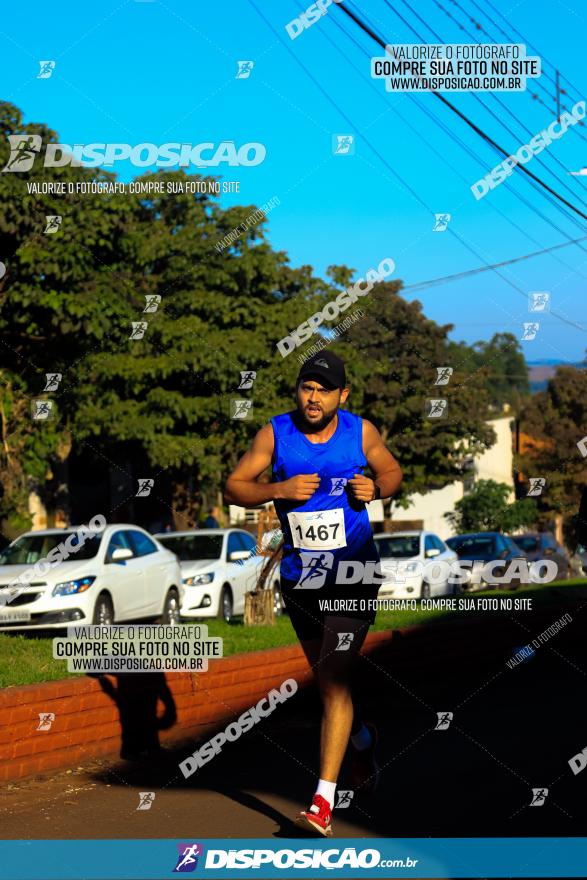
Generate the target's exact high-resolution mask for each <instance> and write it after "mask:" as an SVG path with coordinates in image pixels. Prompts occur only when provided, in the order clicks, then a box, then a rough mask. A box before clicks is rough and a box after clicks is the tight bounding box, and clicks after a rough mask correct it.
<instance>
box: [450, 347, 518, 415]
mask: <svg viewBox="0 0 587 880" xmlns="http://www.w3.org/2000/svg"><path fill="white" fill-rule="evenodd" d="M449 348H450V354H451V358H452V359H453V360H452V361H451V362H456V363H458V364H459V365H460V369H461V370H463V371H465V372H468V373H476V374H478V375H479V377H480V378H482V379H483V382H484V385H485V388H486V390H487V392H488V394H489V401H490V406H491V407H492V408H493V410H494V411H498V412H501V410H502V408H503V404H504V403H509V404H510V406H511V407H512V408H513V409H514V410H515V411H516V412H517V411H518V410H519V409H520V406H521V405H522V402H523V400H524V399H525V398H527V397H528V395H529V394H530V382H529V379H528V367H527V365H526V360H525V358H524V354H523V352H522V350H521V347H520V343H519V340H518V339H517V338H516V337H515V336H514V335H513V334H512V333H495V334H494V335H493V336H492V337H491V339H490V340H489V341H488V342H487V341H479V342H475V343H474V344H473V345H472V346H470V347H469V346H467V345H466V344H465V343H462V342H461V343H457V342H451V343H450V345H449Z"/></svg>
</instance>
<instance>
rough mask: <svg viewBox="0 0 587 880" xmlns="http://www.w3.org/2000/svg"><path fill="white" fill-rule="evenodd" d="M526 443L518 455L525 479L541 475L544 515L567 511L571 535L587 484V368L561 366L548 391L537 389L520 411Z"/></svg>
mask: <svg viewBox="0 0 587 880" xmlns="http://www.w3.org/2000/svg"><path fill="white" fill-rule="evenodd" d="M520 430H521V431H522V432H523V433H524V434H526V435H529V437H530V438H531V441H530V442H529V444H528V446H527V448H526V449H525V450H524V451H523V452H522V453H521V454H519V455H517V456H516V458H515V465H516V467H517V469H518V471H519V472H521V474H522V475H523V478H524V480H525V481H528V480H529V478H530V477H542V478H544V479H545V480H546V485H545V487H544V489H543V491H542V493H541V494H540V495H539V496H537V499H536V500H537V503H538V510H539V512H540V514H541V518H542V519H543V520H544V521H548V520H550V519H552V517H553V516H554V515H555V514H562V515H563V517H564V525H565V529H566V531H567V537H568V538H569V540H571V538H572V525H573V522H574V517H575V516H576V512H577V510H578V505H579V500H580V496H581V491H582V489H583V487H584V486H585V485H587V458H586V457H585V456H584V455H583V454H582V453H581V451H580V449H579V447H578V445H577V444H578V443H580V441H581V440H583V439H584V438H585V436H586V435H587V370H581V369H576V368H575V367H567V366H564V367H559V368H558V369H557V371H556V373H555V375H554V376H553V378H552V379H550V380H549V382H548V385H547V387H546V389H545V390H544V391H540V392H538V393H537V394H534V395H533V396H532V397H531V398H530V399H529V400H528V402H527V404H526V406H525V407H524V408H523V410H522V412H521V413H520Z"/></svg>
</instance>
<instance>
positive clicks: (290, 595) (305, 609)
mask: <svg viewBox="0 0 587 880" xmlns="http://www.w3.org/2000/svg"><path fill="white" fill-rule="evenodd" d="M296 584H297V581H292V580H289V579H288V578H284V577H282V578H281V595H282V597H283V604H284V605H285V608H286V610H287V612H288V614H289V618H290V620H291V623H292V626H293V628H294V629H295V631H296V634H297V637H298V639H300V640H301V641H303V640H306V639H320V638H322V637H323V635H324V624H325V619H326V618H327V617H328V618H332V617H343V618H352V619H354V620H358V621H364V622H365V624H366V625H367V626H370V625H371V624H372V623H373V621H374V620H375V614H376V613H377V602H376V599H377V593H378V591H379V586H380V585H379V584H368V585H363V584H352V585H339V584H332V585H331V586H329V585H328V584H326V585H324V586H323V587H320V588H319V589H317V590H312V589H297V590H295V589H293V588H294V587H295V585H296Z"/></svg>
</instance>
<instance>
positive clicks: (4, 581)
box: [0, 523, 181, 631]
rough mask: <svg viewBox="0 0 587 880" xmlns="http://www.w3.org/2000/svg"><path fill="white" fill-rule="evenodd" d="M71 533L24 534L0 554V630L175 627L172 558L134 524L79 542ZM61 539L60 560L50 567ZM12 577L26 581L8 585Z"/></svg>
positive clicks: (176, 573)
mask: <svg viewBox="0 0 587 880" xmlns="http://www.w3.org/2000/svg"><path fill="white" fill-rule="evenodd" d="M76 532H77V527H75V526H69V527H67V528H65V529H46V530H44V531H38V532H26V533H25V534H24V535H21V536H20V537H19V538H17V539H16V540H15V541H13V542H12V543H11V544H9V545H8V547H5V549H4V550H3V551H2V552H1V553H0V630H4V631H9V630H10V631H12V630H32V629H39V628H43V629H45V628H48V629H56V628H60V627H61V628H63V627H66V626H68V625H69V624H71V623H80V624H87V623H98V624H104V625H109V624H112V623H113V622H115V621H116V622H117V623H119V622H122V621H129V620H142V619H144V618H157V617H159V618H161V620H162V622H164V623H177V622H178V621H179V607H180V604H181V570H180V567H179V564H178V561H177V559H176V557H175V556H174V555H173V553H170V552H169V550H166V549H165V548H164V547H162V546H161V544H159V542H158V541H157V540H156V539H155V538H153V537H152V536H151V535H149V534H148V533H147V532H145V531H144V529H141V528H140V527H139V526H134V525H127V524H125V523H117V524H116V525H107V526H105V528H104V529H103V531H101V532H95V533H93V534H92V535H90V536H89V537H87V538H86V539H85V540H79V538H78V536H77V535H76ZM71 536H73V537H71ZM68 540H69V543H70V545H71V549H70V551H69V552H68V551H65V556H66V558H65V559H64V561H60V562H58V563H57V564H52V559H55V558H58V557H59V555H63V551H62V552H61V554H60V553H59V552H58V550H57V548H59V546H60V545H62V544H64V543H65V542H66V541H68ZM47 557H49V559H48V560H47ZM36 569H38V573H37V572H36ZM47 569H48V570H47ZM19 577H20V578H23V577H24V578H25V579H26V581H25V582H23V580H22V579H21V580H20V581H17V583H16V585H15V583H14V582H15V581H16V580H17V579H18V578H19ZM11 584H12V586H11ZM15 586H16V590H15V588H14V587H15Z"/></svg>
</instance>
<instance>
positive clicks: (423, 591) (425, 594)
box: [420, 581, 430, 599]
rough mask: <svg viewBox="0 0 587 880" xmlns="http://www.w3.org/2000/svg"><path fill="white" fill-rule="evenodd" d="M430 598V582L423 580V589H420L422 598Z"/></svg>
mask: <svg viewBox="0 0 587 880" xmlns="http://www.w3.org/2000/svg"><path fill="white" fill-rule="evenodd" d="M429 598H430V584H429V583H428V581H422V589H421V590H420V599H429Z"/></svg>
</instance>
